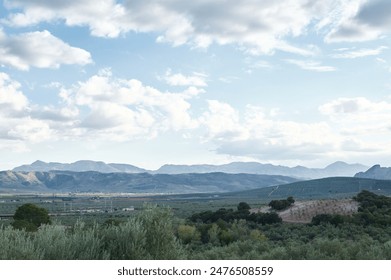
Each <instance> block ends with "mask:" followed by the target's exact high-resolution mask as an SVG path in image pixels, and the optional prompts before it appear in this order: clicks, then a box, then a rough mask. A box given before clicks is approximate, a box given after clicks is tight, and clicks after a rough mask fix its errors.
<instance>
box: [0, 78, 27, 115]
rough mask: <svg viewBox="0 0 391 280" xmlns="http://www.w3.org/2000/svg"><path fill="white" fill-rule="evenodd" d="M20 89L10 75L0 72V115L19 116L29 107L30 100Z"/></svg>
mask: <svg viewBox="0 0 391 280" xmlns="http://www.w3.org/2000/svg"><path fill="white" fill-rule="evenodd" d="M20 87H21V85H20V84H19V83H18V82H16V81H13V80H12V79H11V78H10V76H9V75H8V74H6V73H3V72H0V115H3V114H7V115H15V114H19V113H20V112H22V111H23V110H24V109H25V108H26V107H27V105H28V100H27V98H26V96H25V95H24V94H23V93H22V92H21V91H20Z"/></svg>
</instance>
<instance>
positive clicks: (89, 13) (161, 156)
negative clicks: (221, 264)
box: [0, 0, 391, 170]
mask: <svg viewBox="0 0 391 280" xmlns="http://www.w3.org/2000/svg"><path fill="white" fill-rule="evenodd" d="M0 5H1V6H0V66H1V67H0V155H1V156H0V169H1V170H4V169H9V168H13V167H15V166H17V165H20V164H25V163H31V162H33V161H35V160H38V159H39V160H43V161H57V162H73V161H76V160H80V159H91V160H102V161H105V162H121V163H130V164H134V165H137V166H140V167H144V168H152V169H153V168H158V167H159V166H160V165H162V164H165V163H174V164H194V163H211V164H220V163H227V162H231V161H259V162H262V163H273V164H282V165H288V166H295V165H306V166H311V167H323V166H325V165H327V164H330V163H332V162H334V161H336V160H343V161H346V162H349V163H355V162H360V163H363V164H367V165H371V164H375V163H380V164H382V165H385V166H391V49H390V48H391V44H390V42H391V41H390V35H391V34H390V31H391V17H390V16H389V15H390V14H391V1H389V0H369V1H366V0H284V1H274V0H236V1H228V0H216V1H207V0H196V1H183V0H150V1H143V0H100V1H96V0H69V1H61V0H1V4H0Z"/></svg>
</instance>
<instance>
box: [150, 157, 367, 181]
mask: <svg viewBox="0 0 391 280" xmlns="http://www.w3.org/2000/svg"><path fill="white" fill-rule="evenodd" d="M366 169H368V167H367V166H364V165H361V164H348V163H345V162H341V161H337V162H335V163H333V164H330V165H328V166H326V167H325V168H307V167H304V166H296V167H287V166H280V165H272V164H262V163H258V162H232V163H229V164H223V165H202V164H201V165H169V164H166V165H163V166H162V167H160V168H159V169H158V170H156V171H154V173H157V174H181V173H208V172H224V173H248V174H265V175H283V176H289V177H296V178H312V179H315V178H324V177H335V176H353V175H354V174H356V173H357V172H360V171H364V170H366Z"/></svg>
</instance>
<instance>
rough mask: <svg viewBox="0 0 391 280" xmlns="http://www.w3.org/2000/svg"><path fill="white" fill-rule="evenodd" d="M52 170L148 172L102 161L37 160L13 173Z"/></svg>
mask: <svg viewBox="0 0 391 280" xmlns="http://www.w3.org/2000/svg"><path fill="white" fill-rule="evenodd" d="M52 170H61V171H74V172H84V171H96V172H101V173H114V172H126V173H142V172H146V171H147V170H145V169H142V168H139V167H136V166H134V165H130V164H118V163H109V164H107V163H104V162H102V161H92V160H79V161H76V162H73V163H59V162H49V163H46V162H43V161H40V160H37V161H35V162H33V163H32V164H30V165H22V166H19V167H15V168H14V169H13V171H17V172H30V171H40V172H48V171H52Z"/></svg>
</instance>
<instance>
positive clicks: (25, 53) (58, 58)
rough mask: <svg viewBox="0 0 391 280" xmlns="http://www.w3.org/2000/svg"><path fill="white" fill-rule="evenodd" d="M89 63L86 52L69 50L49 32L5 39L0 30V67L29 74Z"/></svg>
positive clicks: (23, 34) (67, 46) (68, 47)
mask: <svg viewBox="0 0 391 280" xmlns="http://www.w3.org/2000/svg"><path fill="white" fill-rule="evenodd" d="M91 62H92V60H91V55H90V53H89V52H87V51H85V50H83V49H80V48H76V47H72V46H69V45H68V44H66V43H64V42H63V41H62V40H60V39H58V38H57V37H55V36H53V35H52V34H51V33H50V32H49V31H46V30H45V31H36V32H29V33H22V34H18V35H12V36H7V35H6V34H4V32H3V31H1V30H0V64H4V65H9V66H12V67H15V68H17V69H20V70H28V69H29V68H30V67H31V66H33V67H38V68H58V67H60V65H61V64H80V65H85V64H88V63H91Z"/></svg>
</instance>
